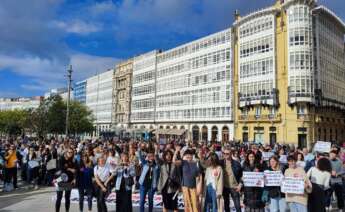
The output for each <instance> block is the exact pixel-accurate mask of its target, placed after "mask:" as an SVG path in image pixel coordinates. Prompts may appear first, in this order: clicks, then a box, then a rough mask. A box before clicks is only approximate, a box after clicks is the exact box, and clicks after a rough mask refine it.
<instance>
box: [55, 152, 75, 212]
mask: <svg viewBox="0 0 345 212" xmlns="http://www.w3.org/2000/svg"><path fill="white" fill-rule="evenodd" d="M73 158H74V151H73V149H72V148H68V149H67V151H66V153H65V154H64V155H63V156H61V158H60V159H59V167H58V170H59V174H58V175H59V177H58V178H57V180H56V181H55V182H56V185H57V186H56V187H57V189H56V193H57V197H56V202H55V211H56V212H59V211H60V205H61V200H62V196H63V191H65V209H66V211H69V208H70V196H71V190H72V186H73V184H75V175H76V171H77V170H76V164H75V162H74V159H73Z"/></svg>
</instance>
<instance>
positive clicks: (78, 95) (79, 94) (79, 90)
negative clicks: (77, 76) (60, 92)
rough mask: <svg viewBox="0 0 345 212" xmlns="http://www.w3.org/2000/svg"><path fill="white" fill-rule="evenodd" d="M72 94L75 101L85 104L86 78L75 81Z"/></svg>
mask: <svg viewBox="0 0 345 212" xmlns="http://www.w3.org/2000/svg"><path fill="white" fill-rule="evenodd" d="M73 96H74V100H75V101H77V102H80V103H82V104H86V80H83V81H79V82H77V83H75V85H74V88H73Z"/></svg>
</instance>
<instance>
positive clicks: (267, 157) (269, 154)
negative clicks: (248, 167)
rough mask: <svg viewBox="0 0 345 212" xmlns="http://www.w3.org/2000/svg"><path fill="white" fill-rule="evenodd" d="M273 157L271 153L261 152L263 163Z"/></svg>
mask: <svg viewBox="0 0 345 212" xmlns="http://www.w3.org/2000/svg"><path fill="white" fill-rule="evenodd" d="M273 155H274V153H273V152H262V159H263V160H264V161H267V160H269V159H270V158H271V157H272V156H273Z"/></svg>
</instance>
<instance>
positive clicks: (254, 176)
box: [243, 172, 264, 187]
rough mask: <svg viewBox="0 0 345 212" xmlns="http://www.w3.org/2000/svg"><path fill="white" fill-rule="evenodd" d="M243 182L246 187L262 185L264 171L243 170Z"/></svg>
mask: <svg viewBox="0 0 345 212" xmlns="http://www.w3.org/2000/svg"><path fill="white" fill-rule="evenodd" d="M243 183H244V186H247V187H264V173H263V172H243Z"/></svg>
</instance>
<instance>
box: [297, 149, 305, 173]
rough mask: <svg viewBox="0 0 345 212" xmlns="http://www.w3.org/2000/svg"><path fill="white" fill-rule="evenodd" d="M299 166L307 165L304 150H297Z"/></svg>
mask: <svg viewBox="0 0 345 212" xmlns="http://www.w3.org/2000/svg"><path fill="white" fill-rule="evenodd" d="M296 165H297V167H301V168H302V169H304V167H305V161H304V156H303V153H302V152H297V162H296Z"/></svg>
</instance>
